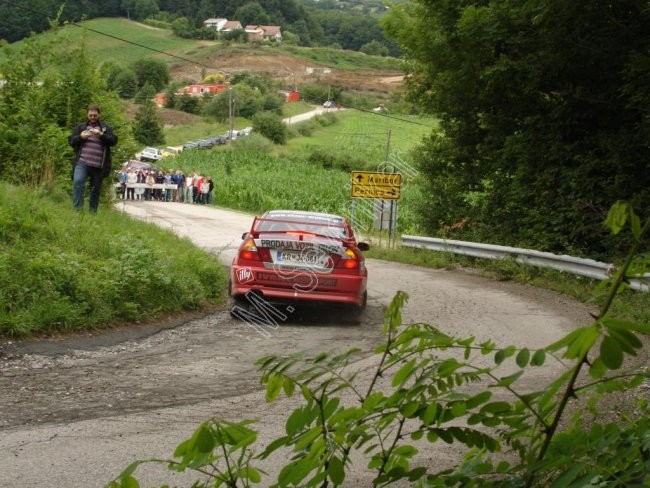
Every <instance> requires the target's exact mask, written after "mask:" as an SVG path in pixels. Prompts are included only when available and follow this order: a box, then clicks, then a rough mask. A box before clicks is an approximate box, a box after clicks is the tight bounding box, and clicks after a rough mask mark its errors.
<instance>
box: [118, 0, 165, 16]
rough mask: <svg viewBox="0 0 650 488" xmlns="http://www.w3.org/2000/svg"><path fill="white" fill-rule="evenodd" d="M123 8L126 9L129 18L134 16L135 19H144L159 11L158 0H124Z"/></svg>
mask: <svg viewBox="0 0 650 488" xmlns="http://www.w3.org/2000/svg"><path fill="white" fill-rule="evenodd" d="M122 9H124V10H125V11H126V16H127V18H129V19H130V18H131V16H133V19H134V20H144V19H147V18H149V17H153V16H154V15H155V14H157V13H158V11H159V10H160V8H159V7H158V1H157V0H122Z"/></svg>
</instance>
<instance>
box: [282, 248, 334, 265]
mask: <svg viewBox="0 0 650 488" xmlns="http://www.w3.org/2000/svg"><path fill="white" fill-rule="evenodd" d="M324 259H325V256H323V255H322V254H317V253H313V252H291V251H278V252H277V254H276V260H275V261H276V262H277V263H284V264H308V265H321V264H322V262H323V260H324Z"/></svg>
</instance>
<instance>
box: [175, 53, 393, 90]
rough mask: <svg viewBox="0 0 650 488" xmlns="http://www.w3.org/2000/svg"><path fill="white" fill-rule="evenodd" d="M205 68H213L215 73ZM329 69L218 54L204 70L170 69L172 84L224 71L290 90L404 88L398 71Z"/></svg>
mask: <svg viewBox="0 0 650 488" xmlns="http://www.w3.org/2000/svg"><path fill="white" fill-rule="evenodd" d="M205 66H214V67H215V69H214V70H210V69H207V68H206V67H205ZM327 69H330V68H328V66H325V65H320V64H318V63H314V62H310V61H307V60H304V59H299V58H295V57H292V56H287V55H283V54H276V53H268V52H265V51H262V50H260V52H259V53H246V54H232V53H228V54H219V53H215V54H213V55H210V56H208V57H206V58H205V59H204V60H203V66H201V65H197V64H187V65H183V66H180V65H176V66H173V67H172V68H171V76H172V79H173V80H178V81H188V80H192V81H195V82H199V81H200V80H201V78H202V75H204V74H211V73H212V72H218V70H222V71H224V72H226V73H228V74H237V73H243V72H251V73H257V74H261V75H268V76H270V77H271V78H272V79H274V80H278V81H281V82H282V83H283V85H284V86H285V87H286V88H287V89H289V88H294V87H296V86H298V87H299V85H301V84H303V83H315V82H317V81H320V82H325V83H331V84H332V85H336V86H340V87H342V88H344V89H347V90H357V91H364V92H376V93H379V94H387V93H389V92H391V91H393V90H396V89H399V88H400V87H401V86H402V82H403V79H404V76H403V73H402V72H401V71H399V70H357V71H349V70H337V69H330V72H329V73H328V72H326V71H327Z"/></svg>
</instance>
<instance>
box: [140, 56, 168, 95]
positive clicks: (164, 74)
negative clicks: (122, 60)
mask: <svg viewBox="0 0 650 488" xmlns="http://www.w3.org/2000/svg"><path fill="white" fill-rule="evenodd" d="M132 69H133V72H134V73H135V76H136V78H137V80H138V87H140V88H142V87H143V86H144V84H145V83H149V84H151V86H153V87H154V90H155V91H157V92H158V91H160V90H162V89H163V88H164V87H165V86H166V85H167V83H169V79H170V78H169V69H168V68H167V65H166V64H165V62H164V61H160V60H158V59H153V58H142V59H139V60H137V61H136V62H135V63H133V65H132Z"/></svg>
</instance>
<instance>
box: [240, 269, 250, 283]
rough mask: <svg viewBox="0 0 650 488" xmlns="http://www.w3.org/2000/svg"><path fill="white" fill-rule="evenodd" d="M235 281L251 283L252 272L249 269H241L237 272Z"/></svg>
mask: <svg viewBox="0 0 650 488" xmlns="http://www.w3.org/2000/svg"><path fill="white" fill-rule="evenodd" d="M237 281H239V282H240V283H248V282H249V281H253V271H252V270H251V269H250V268H241V269H238V270H237Z"/></svg>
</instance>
